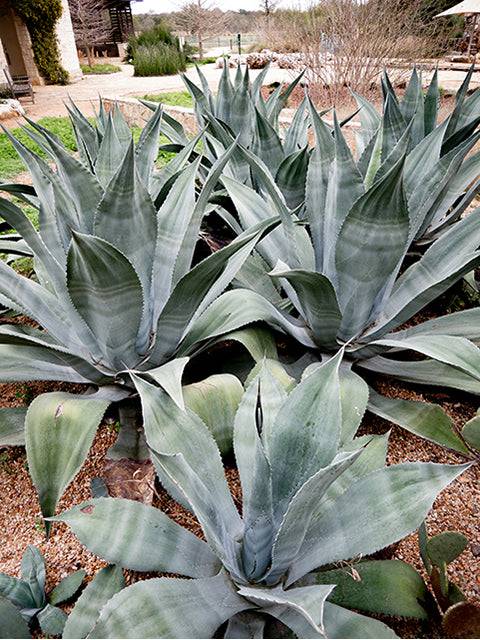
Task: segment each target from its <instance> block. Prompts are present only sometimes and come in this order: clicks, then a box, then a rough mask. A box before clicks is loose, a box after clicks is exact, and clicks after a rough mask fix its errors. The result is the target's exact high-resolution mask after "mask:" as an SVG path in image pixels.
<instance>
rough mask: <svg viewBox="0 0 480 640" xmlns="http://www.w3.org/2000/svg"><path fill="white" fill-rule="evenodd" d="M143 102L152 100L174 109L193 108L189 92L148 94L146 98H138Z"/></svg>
mask: <svg viewBox="0 0 480 640" xmlns="http://www.w3.org/2000/svg"><path fill="white" fill-rule="evenodd" d="M138 97H139V98H143V100H151V101H152V102H162V103H163V104H168V105H171V106H172V107H193V100H192V97H191V95H190V94H189V93H188V91H169V92H165V93H147V94H146V95H144V96H138Z"/></svg>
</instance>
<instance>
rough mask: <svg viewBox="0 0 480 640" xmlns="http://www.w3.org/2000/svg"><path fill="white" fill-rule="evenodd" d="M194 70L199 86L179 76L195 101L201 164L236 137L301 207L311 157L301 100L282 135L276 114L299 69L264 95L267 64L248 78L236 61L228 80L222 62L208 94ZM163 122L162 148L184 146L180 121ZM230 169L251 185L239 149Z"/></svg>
mask: <svg viewBox="0 0 480 640" xmlns="http://www.w3.org/2000/svg"><path fill="white" fill-rule="evenodd" d="M197 72H198V75H199V78H200V82H201V87H199V86H198V85H196V84H195V83H194V82H192V80H190V78H189V77H188V76H183V80H184V82H185V85H186V87H187V89H188V91H189V92H190V94H191V96H192V98H193V100H194V103H195V113H196V117H197V123H198V127H199V129H200V130H202V131H204V134H203V139H204V143H205V144H204V149H203V156H204V159H205V160H206V163H207V164H212V163H214V162H215V160H217V159H218V157H219V156H221V155H222V154H223V153H224V151H225V149H226V148H228V147H229V146H230V145H231V143H232V141H233V140H234V139H235V138H236V137H237V138H238V140H239V142H240V143H241V144H242V145H243V146H244V147H246V148H248V149H250V150H251V151H252V152H253V153H255V154H256V155H257V156H258V157H259V158H261V159H262V161H263V162H264V163H265V165H266V166H267V167H268V169H269V171H270V172H271V174H272V176H273V177H274V178H275V181H276V183H277V184H278V185H279V187H280V189H281V191H282V193H283V194H284V196H285V198H286V199H287V202H288V203H289V205H290V206H291V208H295V207H297V206H300V205H301V204H302V203H303V201H304V199H305V179H306V172H307V167H308V160H309V156H310V151H309V148H308V144H307V132H308V126H309V121H308V112H307V109H306V101H305V100H304V101H303V102H302V103H301V105H300V107H299V108H298V109H297V110H296V112H295V116H294V118H293V121H292V123H291V124H290V126H289V127H288V128H287V129H286V130H285V131H284V132H282V135H280V123H279V116H280V112H281V110H282V109H283V108H284V107H285V105H286V103H287V101H288V98H289V96H290V95H291V93H292V91H293V90H294V89H295V87H296V86H297V85H298V84H299V83H300V81H301V79H302V77H303V73H301V74H299V75H298V76H297V77H296V78H295V79H294V80H293V82H291V83H290V84H289V85H288V86H284V85H283V84H279V85H278V87H277V88H276V89H275V90H274V91H273V92H272V93H271V94H270V95H269V96H268V97H267V98H264V97H263V95H262V93H261V88H262V83H263V81H264V80H265V76H266V74H267V72H268V67H265V68H264V69H263V70H262V71H261V72H260V74H259V75H258V76H257V77H256V78H255V79H254V80H253V82H250V76H249V70H248V67H245V70H244V71H242V68H241V66H240V65H239V66H238V67H237V72H236V75H235V79H234V81H233V82H232V79H231V77H230V71H229V69H228V65H227V64H225V65H224V67H223V73H222V76H221V79H220V82H219V85H218V91H217V93H216V94H214V93H212V91H211V89H210V87H209V85H208V82H207V80H206V78H205V76H204V75H203V73H202V71H201V70H200V68H199V67H197ZM142 102H143V104H145V105H146V106H148V107H149V108H150V109H152V110H154V109H156V108H157V105H156V104H155V103H153V102H149V101H146V100H142ZM174 123H175V124H174ZM165 125H166V126H164V127H163V126H162V133H164V134H165V135H166V136H167V137H168V138H169V139H170V140H171V142H172V145H167V146H166V147H165V148H166V149H172V150H183V148H184V147H185V145H186V144H188V142H189V139H188V136H187V135H186V133H185V131H184V130H183V127H182V125H181V124H180V123H179V122H176V121H175V120H174V119H173V118H172V116H169V119H168V121H166V122H165ZM229 171H230V172H231V173H232V174H233V175H234V176H235V177H236V178H237V179H239V180H241V181H242V182H245V183H246V184H249V185H250V186H255V177H254V176H253V175H251V173H250V170H249V167H248V164H246V163H245V161H243V160H242V157H241V156H240V155H239V154H238V153H235V154H233V157H232V161H231V163H230V167H229Z"/></svg>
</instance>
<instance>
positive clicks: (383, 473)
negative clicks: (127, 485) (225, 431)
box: [53, 354, 468, 638]
mask: <svg viewBox="0 0 480 640" xmlns="http://www.w3.org/2000/svg"><path fill="white" fill-rule="evenodd" d="M341 359H342V354H338V355H337V356H336V357H334V358H332V359H331V360H329V361H328V362H326V363H325V364H323V365H322V366H320V367H318V368H316V369H315V370H314V371H312V372H311V373H310V375H308V376H306V377H305V379H304V380H303V381H302V382H301V383H300V384H299V385H298V386H297V387H296V388H295V389H293V390H292V391H291V392H290V393H289V394H288V393H287V392H286V391H285V389H284V388H283V387H282V386H281V384H280V383H279V382H278V381H277V379H276V378H275V377H273V376H272V375H271V373H270V372H269V368H268V366H267V364H266V363H265V364H264V365H263V367H261V369H260V372H259V374H258V375H257V376H256V377H255V378H254V379H253V381H252V382H251V384H250V386H249V387H248V389H247V391H246V393H245V395H244V397H243V399H242V401H241V403H240V406H239V409H238V412H237V414H236V417H235V426H234V449H235V459H236V463H237V467H238V471H239V478H240V482H241V488H242V496H243V502H242V515H240V514H239V512H238V510H237V507H236V506H235V503H234V501H233V499H232V495H231V493H230V491H229V487H228V485H227V482H226V478H225V475H224V469H223V466H222V462H221V458H220V453H219V451H218V449H217V447H216V444H215V441H214V440H213V438H212V436H211V434H210V432H209V430H208V429H207V427H206V426H205V424H203V422H202V421H201V419H200V418H199V417H198V416H197V415H196V414H194V413H192V412H190V411H182V410H181V409H180V408H179V407H178V406H177V405H176V404H175V403H174V402H173V401H172V399H171V398H170V397H169V396H168V395H167V394H166V393H165V392H164V391H162V389H161V388H159V387H157V386H155V385H154V384H152V383H151V382H147V381H146V380H144V379H142V378H139V377H137V378H135V383H136V385H137V389H138V392H139V394H140V397H141V400H142V405H143V413H144V419H145V430H146V438H147V442H148V445H149V447H150V449H151V452H152V459H153V461H154V464H155V468H156V470H157V473H158V475H159V477H160V478H161V480H162V482H163V483H164V484H165V485H166V486H167V487H171V488H172V492H173V495H174V496H175V497H176V498H177V500H179V501H181V502H182V504H184V505H185V506H186V507H187V508H188V509H189V510H191V511H192V512H193V513H194V514H195V516H196V517H197V519H198V521H199V523H200V525H201V527H202V532H203V535H204V538H205V541H203V540H201V539H199V538H197V537H196V536H195V535H193V534H192V533H191V532H189V531H187V530H186V529H183V528H182V527H181V526H180V525H178V524H176V523H175V522H173V521H172V520H171V519H170V518H169V517H168V516H167V515H165V514H164V513H162V512H161V511H160V510H158V509H155V508H153V507H148V506H146V505H143V504H140V503H138V502H133V501H127V500H123V499H115V498H103V499H102V498H100V499H96V500H95V499H93V500H88V501H87V502H84V503H82V504H80V505H78V506H76V507H73V508H72V509H70V510H68V511H66V512H64V513H63V514H61V515H59V516H57V517H55V518H53V520H54V521H58V522H64V523H67V524H68V525H69V526H70V527H71V528H72V530H73V532H74V533H75V534H76V535H77V537H78V538H79V540H80V541H81V542H82V544H84V545H85V546H86V547H87V548H88V549H90V550H91V551H92V552H94V553H96V554H97V555H99V556H100V557H101V558H103V559H105V560H107V561H109V562H113V563H116V564H119V565H121V566H123V567H126V568H129V569H133V570H136V571H161V572H168V573H177V574H180V575H183V576H187V577H188V578H190V579H185V578H172V577H168V578H166V577H163V578H155V579H148V580H142V581H140V582H137V583H136V584H134V585H132V586H130V587H128V588H126V589H124V590H123V591H121V592H120V593H118V594H117V595H115V596H114V597H113V598H112V599H111V600H110V601H109V602H108V603H107V604H106V605H105V606H104V607H103V608H102V609H101V611H100V615H99V618H98V620H97V621H96V623H95V624H94V625H92V629H91V630H90V632H89V634H88V637H89V638H134V637H135V638H138V637H142V638H156V637H162V638H211V637H219V636H221V637H228V638H231V637H240V638H243V637H245V638H246V637H252V634H253V637H256V638H261V637H264V634H265V635H266V637H272V636H271V633H272V623H274V622H275V621H277V624H280V625H281V627H287V628H288V629H290V630H291V631H293V633H294V634H295V636H296V637H299V638H305V637H315V638H316V637H324V636H325V637H330V638H332V637H333V638H336V637H342V638H349V637H363V638H365V637H367V638H368V637H372V638H393V637H396V636H395V634H394V632H393V631H392V630H391V629H389V628H388V627H387V626H386V625H385V624H383V623H382V622H380V621H378V620H374V619H372V618H368V617H365V616H363V615H360V614H358V613H356V612H354V611H351V610H349V609H347V608H344V607H342V606H339V605H338V604H333V603H332V602H331V601H330V596H331V594H332V593H335V586H336V585H335V582H330V583H328V584H321V581H322V580H321V572H322V567H328V565H331V564H332V563H338V562H341V561H343V560H350V559H352V558H357V557H359V556H365V555H368V554H372V553H374V552H376V551H378V550H379V549H382V548H383V547H385V546H387V545H389V544H392V543H393V542H396V541H397V540H399V539H400V538H403V537H404V536H405V535H407V534H409V533H410V532H412V531H414V530H415V529H416V528H417V527H418V526H419V525H420V524H421V522H422V520H423V518H424V517H425V515H426V513H427V512H428V510H429V509H430V507H431V505H432V503H433V501H434V499H435V497H436V495H437V494H438V493H439V491H441V490H442V489H443V488H444V487H445V486H446V485H447V484H448V483H449V482H451V481H452V480H453V479H454V478H456V477H457V476H458V475H459V474H460V473H462V471H464V470H465V469H466V468H467V467H468V465H459V466H449V465H441V464H432V463H407V464H400V465H394V466H390V467H384V461H385V450H386V442H387V440H386V439H387V437H388V436H374V437H363V438H354V437H353V434H354V433H355V431H356V429H357V427H358V423H359V421H360V420H361V417H362V415H363V412H364V410H365V405H366V396H365V395H364V394H363V391H364V389H363V388H362V384H361V381H360V386H359V383H358V380H356V379H355V377H352V376H351V374H349V373H342V372H340V371H339V367H340V364H341ZM112 523H113V524H114V527H115V535H114V536H113V537H112ZM319 572H320V573H319ZM400 600H402V606H403V607H404V608H403V609H402V610H403V612H405V610H406V607H410V609H411V608H413V609H415V607H416V609H415V610H416V611H418V603H417V601H416V600H415V594H411V595H410V596H409V597H408V596H405V597H404V596H403V595H402V598H401V599H400V598H399V601H400ZM400 608H401V607H400V605H399V607H398V611H400ZM399 615H404V613H400V614H399ZM407 615H409V614H407ZM275 630H276V632H277V635H275V636H273V637H278V630H279V629H278V626H277V627H276V628H275V627H274V631H273V633H275Z"/></svg>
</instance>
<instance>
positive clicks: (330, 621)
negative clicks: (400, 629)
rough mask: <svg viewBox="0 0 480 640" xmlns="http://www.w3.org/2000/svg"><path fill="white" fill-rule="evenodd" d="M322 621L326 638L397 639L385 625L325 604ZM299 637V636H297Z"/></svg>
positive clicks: (330, 603)
mask: <svg viewBox="0 0 480 640" xmlns="http://www.w3.org/2000/svg"><path fill="white" fill-rule="evenodd" d="M323 621H324V624H325V630H326V632H327V637H328V638H332V639H334V638H397V637H398V636H397V634H396V633H395V632H394V631H392V629H390V627H387V625H386V624H384V623H383V622H380V620H375V619H374V618H368V617H367V616H362V615H361V614H359V613H355V612H354V611H349V610H348V609H344V608H343V607H339V606H337V605H336V604H333V603H332V602H326V603H325V608H324V612H323ZM299 637H301V636H299Z"/></svg>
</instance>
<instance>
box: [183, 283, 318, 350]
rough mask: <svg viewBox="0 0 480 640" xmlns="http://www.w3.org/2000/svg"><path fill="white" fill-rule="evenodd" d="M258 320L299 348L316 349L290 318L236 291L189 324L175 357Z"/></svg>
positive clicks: (256, 297) (251, 293) (252, 293)
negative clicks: (296, 342)
mask: <svg viewBox="0 0 480 640" xmlns="http://www.w3.org/2000/svg"><path fill="white" fill-rule="evenodd" d="M259 320H263V321H264V322H268V324H270V325H271V326H273V327H275V328H276V329H279V330H280V331H283V332H284V333H287V334H290V335H292V336H293V337H294V338H296V339H297V340H298V341H299V342H300V343H301V344H303V345H305V346H307V347H311V348H315V343H314V342H313V340H312V339H311V337H310V335H309V332H308V330H307V329H306V327H305V326H304V325H303V324H302V323H300V322H299V321H298V320H296V319H295V318H294V317H293V316H289V315H288V314H287V313H285V312H282V311H281V310H279V309H277V308H276V307H275V306H274V305H273V304H271V303H270V302H268V300H266V299H265V298H263V297H262V296H261V295H259V294H258V293H255V291H249V290H248V289H235V290H234V291H227V292H226V293H224V294H223V295H221V296H220V297H219V298H217V300H215V301H214V302H213V303H212V304H211V305H210V306H209V307H208V309H206V310H205V311H204V312H203V313H202V315H201V316H199V317H198V318H197V319H196V320H195V322H194V323H192V325H191V327H190V329H189V331H188V333H187V334H186V336H185V339H184V341H183V342H182V344H181V346H180V349H179V352H178V353H179V355H181V354H184V353H190V352H191V350H192V348H193V346H194V345H195V344H196V343H198V342H200V341H202V340H207V339H210V338H214V337H216V336H219V335H222V334H224V333H228V332H229V331H233V330H235V329H238V328H240V327H243V326H245V325H248V324H251V323H253V322H258V321H259Z"/></svg>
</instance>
